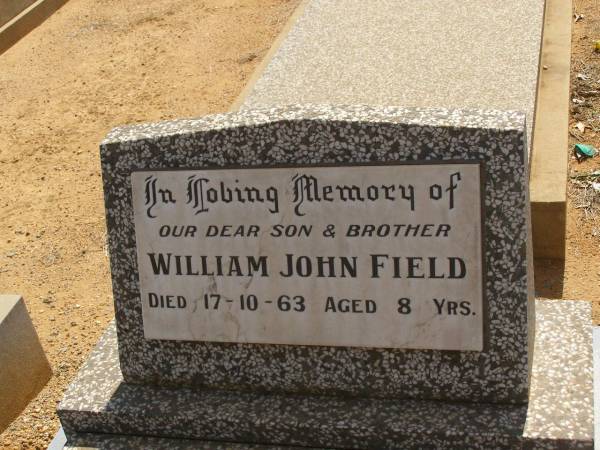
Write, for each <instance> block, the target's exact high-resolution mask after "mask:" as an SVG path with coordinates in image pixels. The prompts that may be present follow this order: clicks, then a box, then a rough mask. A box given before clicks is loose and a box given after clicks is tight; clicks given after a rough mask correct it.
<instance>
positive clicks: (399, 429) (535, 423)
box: [58, 300, 594, 449]
mask: <svg viewBox="0 0 600 450" xmlns="http://www.w3.org/2000/svg"><path fill="white" fill-rule="evenodd" d="M536 316H537V317H536V319H537V320H536V321H537V327H536V328H537V330H536V343H535V354H534V362H533V374H532V380H531V383H532V385H531V393H530V399H529V405H528V406H526V405H525V406H524V405H508V404H481V403H480V404H478V403H470V404H469V403H450V402H438V401H418V400H381V399H369V398H351V397H343V398H342V397H326V396H309V395H306V396H303V395H284V394H269V393H262V394H261V393H257V392H242V391H239V392H235V391H217V390H200V389H189V388H185V389H183V388H182V389H177V388H165V387H158V386H149V385H133V384H126V383H124V382H123V379H122V376H121V372H120V369H119V363H118V351H117V343H116V335H115V330H114V327H113V326H111V327H110V328H109V329H108V330H107V332H106V334H105V335H104V336H103V338H102V339H101V341H100V343H99V345H98V347H97V348H96V350H95V351H94V352H93V353H92V355H91V356H90V358H89V360H88V362H87V363H86V364H85V366H84V367H83V368H82V369H81V371H80V373H79V375H78V376H77V378H76V380H75V381H74V383H73V384H72V385H71V386H70V387H69V389H68V391H67V393H66V395H65V398H64V400H63V401H62V403H61V404H60V405H59V409H58V414H59V417H60V419H61V422H62V425H63V427H64V429H65V432H66V434H67V438H68V440H69V444H68V445H71V447H72V448H76V447H88V448H89V447H91V448H94V445H95V446H96V448H103V449H117V448H118V449H124V448H149V447H148V446H150V447H153V445H152V443H151V442H150V441H151V440H152V439H155V438H160V437H162V438H169V439H167V440H164V441H163V444H164V446H163V445H162V444H161V445H160V447H161V448H174V449H175V448H186V447H185V446H184V447H181V446H182V445H187V444H190V445H192V444H191V443H190V441H185V440H186V439H187V440H190V439H191V440H192V441H191V442H194V440H195V442H194V444H193V445H195V446H196V448H216V449H218V448H221V447H219V446H222V445H224V444H223V443H227V442H231V443H232V442H236V443H246V444H240V445H243V446H244V445H245V447H244V448H252V447H248V445H250V444H255V445H256V444H258V445H266V446H269V445H270V446H286V445H287V446H305V447H317V448H354V449H358V448H377V449H383V448H402V449H458V448H460V449H490V448H494V449H592V448H593V428H594V427H593V400H592V397H593V388H592V384H593V382H592V326H591V320H590V316H591V307H590V304H589V302H585V301H554V300H537V301H536ZM107 434H112V435H118V436H108V435H107ZM86 439H88V441H87V442H86ZM147 439H150V441H145V440H147ZM95 441H96V442H98V444H94V442H95ZM198 441H205V442H203V443H202V444H200V443H199V442H198ZM211 441H217V442H221V444H218V443H214V442H213V443H211ZM167 444H168V445H167ZM178 446H179V447H178ZM198 446H200V447H198ZM203 446H204V447H203ZM227 448H231V445H229V444H227ZM266 448H269V447H266ZM271 448H277V447H271Z"/></svg>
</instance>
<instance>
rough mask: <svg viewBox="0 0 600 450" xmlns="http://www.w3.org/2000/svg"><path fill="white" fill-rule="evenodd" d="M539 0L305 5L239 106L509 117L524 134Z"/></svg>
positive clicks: (357, 0)
mask: <svg viewBox="0 0 600 450" xmlns="http://www.w3.org/2000/svg"><path fill="white" fill-rule="evenodd" d="M544 3H545V2H544V0H505V1H502V2H490V1H488V0H461V1H456V0H455V1H450V2H448V1H447V0H419V1H414V0H369V1H365V0H340V1H331V0H310V1H308V4H307V6H306V9H305V10H304V12H303V13H302V14H301V15H300V17H299V18H298V20H297V21H296V23H295V24H293V26H292V27H291V30H290V32H289V33H288V35H287V36H286V37H285V39H284V40H283V42H282V44H281V46H280V48H279V50H278V51H277V52H276V53H275V55H274V56H273V58H272V59H271V61H270V62H269V63H268V65H267V66H266V68H265V69H264V71H263V72H262V73H261V74H260V77H259V78H258V80H257V82H256V84H255V85H254V86H253V88H252V89H250V90H249V91H248V95H247V96H246V98H245V99H244V104H243V106H242V108H243V109H247V108H257V107H265V106H283V105H288V104H297V103H307V104H322V103H327V104H339V105H350V104H366V105H386V106H388V105H395V106H421V107H423V106H426V107H446V108H485V109H501V110H516V111H522V112H524V113H526V115H527V123H528V126H529V131H531V127H530V126H531V124H532V123H533V116H534V108H535V96H536V92H537V76H538V67H539V54H540V45H541V36H542V25H543V16H544ZM528 136H531V133H530V132H529V133H528Z"/></svg>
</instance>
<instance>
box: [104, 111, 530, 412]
mask: <svg viewBox="0 0 600 450" xmlns="http://www.w3.org/2000/svg"><path fill="white" fill-rule="evenodd" d="M524 142H525V133H524V118H523V116H522V115H520V114H518V113H499V112H484V113H479V112H457V111H450V110H444V109H440V110H428V109H398V108H381V109H377V108H360V107H356V108H348V109H342V108H329V107H321V108H319V107H314V108H295V109H294V108H292V109H287V110H270V111H258V112H245V113H241V114H228V115H222V116H214V117H210V118H206V119H200V120H194V121H177V122H170V123H163V124H158V125H154V126H152V125H141V126H134V127H128V128H123V129H117V130H115V131H113V132H112V133H111V134H110V135H109V136H108V137H107V139H106V140H105V141H104V142H103V144H102V148H101V158H102V170H103V177H104V187H105V201H106V210H107V224H108V236H109V249H110V254H111V267H112V274H113V290H114V297H115V304H116V312H117V330H118V333H119V342H120V356H121V368H122V370H123V374H124V376H125V380H126V381H130V382H136V383H140V382H150V381H151V382H154V383H178V384H187V385H195V386H202V387H226V388H236V389H240V388H243V389H254V390H255V389H261V390H262V389H275V390H280V391H288V392H331V391H335V392H338V393H346V394H353V395H358V394H360V395H379V396H386V397H412V398H435V399H454V400H469V401H504V402H517V403H519V402H524V401H526V399H527V387H528V361H529V357H528V345H529V339H528V336H529V334H528V307H529V306H530V305H532V302H530V301H529V297H528V280H529V279H530V277H529V276H528V272H527V248H526V246H527V233H528V224H527V217H528V216H527V175H526V173H527V163H526V159H525V158H526V156H525V152H524V151H523V149H524ZM232 344H233V345H232ZM281 344H286V346H285V347H282V346H281ZM242 361H243V363H242ZM367 361H368V363H367ZM232 364H233V366H234V367H235V370H232V368H231V365H232Z"/></svg>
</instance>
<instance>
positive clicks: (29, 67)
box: [0, 0, 600, 449]
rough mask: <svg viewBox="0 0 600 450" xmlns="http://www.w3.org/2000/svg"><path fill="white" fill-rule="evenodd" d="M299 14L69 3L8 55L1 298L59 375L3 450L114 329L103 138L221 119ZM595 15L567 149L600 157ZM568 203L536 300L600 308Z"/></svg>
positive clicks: (585, 247)
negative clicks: (22, 316)
mask: <svg viewBox="0 0 600 450" xmlns="http://www.w3.org/2000/svg"><path fill="white" fill-rule="evenodd" d="M298 2H299V0H205V1H198V0H179V1H177V2H175V1H173V0H146V1H145V2H137V3H136V2H132V1H128V0H103V1H101V2H99V1H97V0H70V1H69V2H68V3H67V4H66V5H65V6H64V7H63V8H62V9H61V10H60V11H58V12H57V13H56V14H54V15H53V16H52V17H51V18H50V19H49V20H48V21H47V22H46V23H44V24H43V25H42V26H41V27H39V28H38V29H36V30H34V31H33V32H32V33H31V34H30V35H29V36H27V37H26V38H25V39H23V40H22V41H21V42H19V43H18V44H17V45H16V46H14V47H13V48H12V49H10V50H9V51H8V52H7V53H5V54H4V55H0V101H1V103H0V105H1V106H0V217H2V220H1V221H0V291H1V292H5V293H9V292H15V293H20V294H23V295H24V297H25V299H26V302H27V305H28V308H29V311H30V314H31V316H32V319H33V322H34V324H35V326H36V328H37V330H38V333H39V335H40V339H41V341H42V344H43V346H44V348H45V350H46V352H47V354H48V358H49V360H50V363H51V365H52V367H53V369H54V377H53V378H52V380H51V381H50V383H49V384H48V386H47V387H46V388H45V389H44V390H43V391H42V392H41V394H40V395H39V396H38V397H37V398H36V399H35V400H34V401H33V402H32V403H31V404H30V406H29V407H28V408H27V409H26V410H25V411H24V413H23V414H22V415H21V416H20V417H19V418H18V419H17V420H16V421H15V422H14V423H13V424H12V425H11V426H10V427H9V428H8V429H7V430H6V431H5V432H4V433H3V434H1V435H0V448H9V449H22V448H40V449H42V448H46V446H47V444H48V443H49V441H50V439H51V438H52V436H53V435H54V433H55V432H56V430H57V429H58V426H59V424H58V420H57V418H56V415H55V412H54V411H55V408H56V405H57V403H58V401H59V400H60V398H61V396H62V393H63V391H64V389H65V387H66V386H67V384H68V382H69V381H70V380H71V379H72V378H73V377H74V375H75V373H76V371H77V369H78V367H80V366H81V364H82V363H83V362H84V360H85V358H86V355H87V354H88V353H89V351H90V350H91V348H92V347H93V346H94V344H95V343H96V342H97V340H98V338H99V337H100V334H101V333H102V331H103V330H104V328H105V327H106V325H107V324H108V322H109V321H110V320H111V318H112V316H113V306H112V297H111V290H110V273H109V267H108V258H107V255H106V249H105V227H104V209H103V208H104V207H103V200H102V187H101V179H100V164H99V159H98V143H99V142H100V140H101V139H102V137H103V136H104V135H105V134H106V132H107V131H108V130H110V129H111V128H112V127H113V126H116V125H121V124H125V123H134V122H146V121H157V120H163V119H171V118H180V117H193V116H199V115H203V114H207V113H214V112H220V111H225V110H227V109H228V108H229V106H230V105H231V103H232V102H233V100H234V99H235V97H236V96H237V94H238V93H239V92H240V91H241V89H242V88H243V87H244V85H245V83H246V82H247V80H248V78H249V76H250V75H251V73H252V71H253V69H254V68H255V67H256V65H257V64H258V62H259V61H260V60H261V59H262V57H263V56H264V55H265V53H266V51H267V50H268V48H269V47H270V45H271V43H272V41H273V39H274V37H275V36H276V35H277V34H278V32H279V30H281V28H282V27H283V25H284V24H285V21H286V19H287V17H288V16H289V15H290V14H291V12H292V10H293V9H294V7H295V6H296V5H297V3H298ZM598 6H599V5H598V0H576V1H575V10H576V12H577V13H578V14H583V15H584V18H583V20H579V21H578V22H577V23H575V24H574V40H573V49H574V54H573V69H574V70H573V90H574V95H577V98H580V99H585V102H586V103H584V104H582V105H575V106H576V108H575V109H574V110H573V111H572V125H573V131H574V133H579V134H574V136H573V143H574V142H581V141H583V142H586V143H591V144H594V145H596V146H597V147H598V148H600V118H599V112H600V97H598V96H595V95H594V94H592V95H590V94H589V92H591V91H594V90H600V53H598V54H596V53H594V52H593V47H592V42H593V41H594V40H596V39H600V13H599V11H600V8H599V7H598ZM577 73H584V75H585V77H587V79H582V78H577ZM585 77H584V78H585ZM594 83H595V84H594ZM579 121H583V122H585V124H586V125H588V127H586V129H585V130H584V133H580V132H579V130H577V129H576V128H575V127H574V125H575V124H576V123H577V122H579ZM568 151H569V149H565V157H567V156H566V155H567V152H568ZM598 168H600V158H596V159H592V160H589V161H587V162H584V163H581V164H578V163H577V162H576V161H571V164H570V170H571V172H572V173H573V174H575V173H580V174H581V173H589V172H590V171H592V170H595V169H598ZM572 192H573V196H572V201H570V203H569V224H568V227H569V229H568V243H567V259H566V263H565V265H564V267H563V265H562V264H557V263H553V262H549V261H538V262H537V263H536V278H537V280H536V291H537V293H538V295H539V296H543V297H547V298H584V299H591V300H596V301H598V300H600V295H599V294H600V283H599V281H600V259H599V258H598V255H599V252H598V248H599V244H600V222H597V221H596V220H595V219H594V218H593V217H589V213H588V214H587V215H588V217H586V212H585V210H584V209H583V208H575V206H576V205H578V204H579V203H580V201H579V200H580V195H579V194H580V193H578V191H577V190H576V189H572ZM588 209H589V208H588ZM592 212H593V211H592ZM563 271H564V276H563ZM594 318H595V321H596V322H597V323H598V322H600V308H598V307H597V308H595V312H594Z"/></svg>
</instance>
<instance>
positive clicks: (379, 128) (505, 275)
mask: <svg viewBox="0 0 600 450" xmlns="http://www.w3.org/2000/svg"><path fill="white" fill-rule="evenodd" d="M524 128H525V125H524V117H523V115H522V114H520V113H515V112H499V111H458V110H446V109H422V108H414V109H411V108H393V107H386V108H370V107H361V106H356V107H331V106H318V107H317V106H314V107H300V106H298V107H288V108H286V109H270V110H253V111H244V112H240V113H230V114H223V115H216V116H210V117H205V118H202V119H195V120H178V121H173V122H163V123H157V124H145V125H136V126H130V127H123V128H117V129H115V130H114V131H112V132H111V133H110V134H109V135H108V137H107V138H106V140H105V141H104V142H103V143H102V145H101V160H102V173H103V178H104V195H105V203H106V217H107V228H108V243H109V250H110V255H111V256H110V259H111V270H112V279H113V294H114V299H115V311H116V321H117V332H118V336H119V350H120V359H121V368H122V370H123V374H124V377H125V380H127V381H128V382H138V383H148V382H150V383H157V384H163V385H182V384H188V385H194V386H198V387H211V388H222V389H246V390H268V391H271V392H288V393H293V392H296V393H312V394H328V395H335V394H341V395H364V396H379V397H385V398H391V397H394V398H419V399H422V398H429V399H452V400H465V401H501V402H514V403H523V402H525V401H526V399H527V392H528V384H529V383H528V365H529V359H528V353H529V352H528V326H531V325H532V324H531V322H532V319H533V316H532V313H531V311H529V312H528V308H532V307H533V301H528V295H529V294H528V287H530V286H528V285H529V284H530V283H531V281H532V280H531V277H530V276H528V270H527V244H526V243H527V241H528V226H527V218H528V200H527V182H526V180H527V161H526V160H527V157H526V151H525V150H524V147H525V145H524V142H525V131H524ZM448 160H462V161H476V162H478V163H480V164H481V166H482V171H483V172H482V173H484V178H485V185H484V187H483V189H482V196H483V197H484V203H485V204H484V210H485V214H484V221H483V227H482V228H483V230H484V236H485V239H484V248H483V254H484V258H483V259H484V264H485V269H484V274H485V279H484V286H485V294H484V296H485V302H487V313H486V316H485V317H484V323H485V324H486V326H487V330H486V337H485V350H484V351H483V352H457V351H431V350H397V349H396V350H394V349H369V348H348V347H316V346H314V347H310V346H292V345H287V346H282V345H257V344H223V343H211V342H181V341H162V340H161V341H159V340H146V339H144V335H143V329H142V311H141V309H142V308H141V300H140V293H139V280H138V275H137V258H136V246H135V232H134V222H133V210H132V200H131V184H130V176H131V173H132V171H134V170H150V169H177V168H186V169H190V168H216V167H259V166H262V167H265V166H269V165H282V164H288V165H295V164H296V165H311V164H312V165H344V164H348V165H350V164H385V163H386V162H396V163H397V162H402V161H428V162H435V161H448ZM528 315H529V317H530V321H529V323H528Z"/></svg>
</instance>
